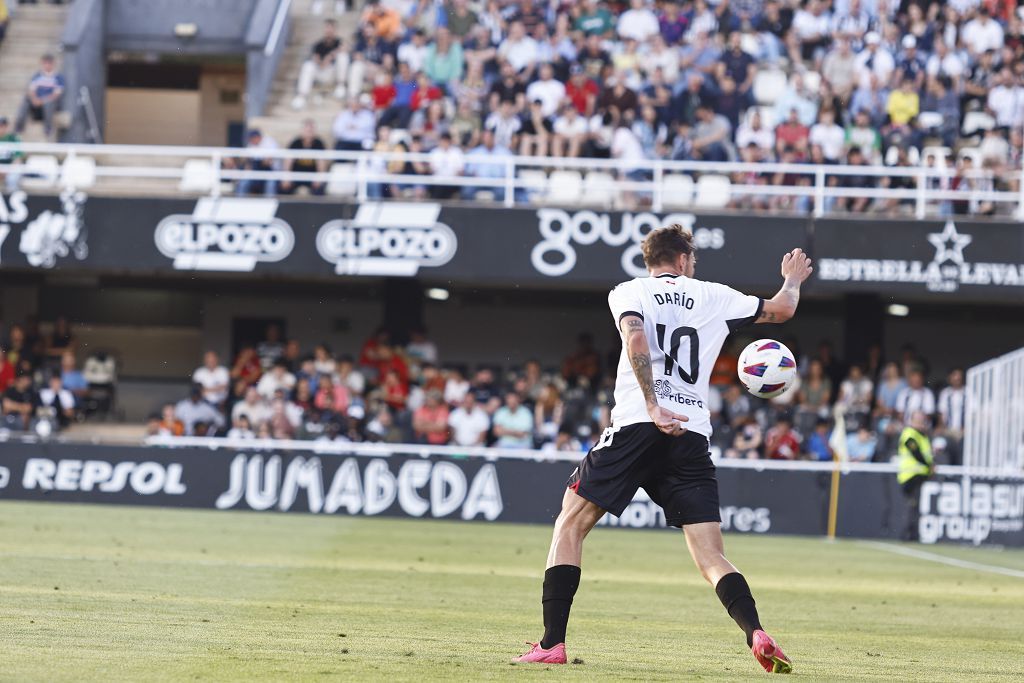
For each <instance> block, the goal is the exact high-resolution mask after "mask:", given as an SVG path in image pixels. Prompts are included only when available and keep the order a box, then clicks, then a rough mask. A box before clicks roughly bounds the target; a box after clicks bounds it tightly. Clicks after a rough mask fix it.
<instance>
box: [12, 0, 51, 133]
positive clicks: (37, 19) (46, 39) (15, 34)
mask: <svg viewBox="0 0 1024 683" xmlns="http://www.w3.org/2000/svg"><path fill="white" fill-rule="evenodd" d="M5 7H6V9H7V11H8V12H9V19H8V22H7V29H6V37H5V38H4V39H3V40H2V41H0V64H2V65H3V68H2V69H0V116H6V117H7V118H8V119H10V121H11V123H12V125H13V123H14V118H15V115H16V114H17V112H18V108H19V106H20V105H21V102H22V99H23V98H24V96H25V92H26V89H27V87H28V84H29V81H30V80H31V78H32V75H33V74H34V73H36V72H37V71H38V70H39V58H40V57H42V56H43V55H44V54H47V53H53V52H54V51H55V49H56V47H57V46H58V43H59V39H60V34H61V30H62V28H63V27H64V20H65V18H66V16H67V12H68V8H67V7H66V6H63V5H52V4H38V5H37V4H15V3H13V2H7V3H5ZM0 16H2V15H0ZM58 67H59V63H58ZM21 137H22V139H24V140H30V141H42V140H44V139H45V135H44V133H43V131H42V128H41V126H39V125H38V124H35V123H33V124H32V125H29V126H28V127H27V128H26V130H25V131H24V132H23V133H22V135H21Z"/></svg>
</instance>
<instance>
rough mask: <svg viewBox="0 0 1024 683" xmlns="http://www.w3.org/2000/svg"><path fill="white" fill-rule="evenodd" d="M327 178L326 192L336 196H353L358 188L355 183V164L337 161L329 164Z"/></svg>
mask: <svg viewBox="0 0 1024 683" xmlns="http://www.w3.org/2000/svg"><path fill="white" fill-rule="evenodd" d="M329 173H330V175H329V177H328V178H327V194H329V195H333V196H337V197H354V196H356V192H358V190H359V185H358V183H356V165H355V164H353V163H342V162H338V163H335V164H331V170H330V172H329Z"/></svg>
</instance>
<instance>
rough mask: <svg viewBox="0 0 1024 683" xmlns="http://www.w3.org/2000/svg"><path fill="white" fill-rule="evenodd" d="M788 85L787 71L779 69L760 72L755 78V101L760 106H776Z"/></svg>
mask: <svg viewBox="0 0 1024 683" xmlns="http://www.w3.org/2000/svg"><path fill="white" fill-rule="evenodd" d="M787 84H788V81H787V79H786V72H785V71H779V70H777V69H769V70H766V71H758V72H757V75H756V76H754V99H755V100H757V103H758V104H775V101H776V100H777V99H779V95H781V94H782V93H783V91H784V90H785V89H786V85H787Z"/></svg>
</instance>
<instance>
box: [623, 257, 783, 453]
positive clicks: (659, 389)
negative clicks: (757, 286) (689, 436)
mask: <svg viewBox="0 0 1024 683" xmlns="http://www.w3.org/2000/svg"><path fill="white" fill-rule="evenodd" d="M608 306H609V308H611V311H612V317H613V318H614V319H615V326H616V327H619V323H620V321H621V320H622V318H623V317H625V316H627V315H637V316H640V317H641V318H643V321H644V333H645V334H646V335H647V342H648V344H649V345H650V347H651V348H650V352H651V374H652V376H653V379H654V393H655V395H656V396H657V399H658V404H659V405H661V407H663V408H666V409H668V410H671V411H672V412H674V413H679V414H681V415H685V416H687V417H688V418H689V422H687V423H686V428H687V429H689V430H690V431H691V432H696V433H698V434H703V435H704V436H706V437H708V438H709V439H710V438H711V419H710V415H711V413H710V411H709V410H708V382H709V380H710V379H711V370H712V368H713V367H714V366H715V360H717V359H718V353H719V352H720V351H721V350H722V344H724V343H725V339H726V337H728V336H729V333H730V332H732V331H733V330H735V329H737V328H739V327H742V326H743V325H747V324H750V323H752V322H754V321H755V320H756V319H757V316H759V315H760V314H761V309H762V307H763V306H764V301H763V300H762V299H760V298H758V297H756V296H748V295H746V294H741V293H739V292H737V291H736V290H735V289H732V288H731V287H726V286H725V285H720V284H718V283H715V282H704V281H702V280H692V279H690V278H687V277H681V276H674V275H670V274H668V273H665V274H662V275H659V276H657V277H640V278H636V279H635V280H629V281H628V282H623V283H622V284H620V285H619V286H617V287H616V288H615V289H613V290H612V291H611V293H610V294H609V295H608ZM619 334H620V335H621V334H622V332H621V328H620V331H619ZM638 422H651V417H650V416H649V415H648V414H647V402H646V401H645V400H644V395H643V392H642V391H641V390H640V384H639V383H638V382H637V380H636V375H634V374H633V366H632V365H631V364H630V362H629V356H628V355H627V351H626V347H625V340H623V348H622V354H621V355H620V356H619V367H618V371H617V372H616V377H615V408H614V409H613V410H612V426H613V427H615V428H617V427H625V426H626V425H631V424H636V423H638Z"/></svg>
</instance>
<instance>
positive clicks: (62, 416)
mask: <svg viewBox="0 0 1024 683" xmlns="http://www.w3.org/2000/svg"><path fill="white" fill-rule="evenodd" d="M39 405H40V407H42V408H52V409H53V413H54V418H56V420H57V422H58V424H60V426H61V427H67V426H68V425H69V424H70V423H71V421H72V420H74V419H75V397H74V395H73V394H72V393H71V392H70V391H68V390H67V389H65V388H64V384H63V382H61V379H60V374H59V373H54V374H53V375H50V381H49V384H48V385H47V386H46V387H44V388H43V389H40V390H39Z"/></svg>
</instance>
